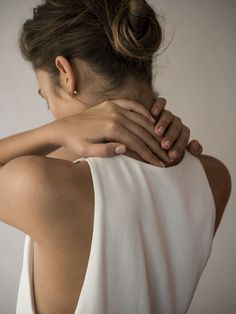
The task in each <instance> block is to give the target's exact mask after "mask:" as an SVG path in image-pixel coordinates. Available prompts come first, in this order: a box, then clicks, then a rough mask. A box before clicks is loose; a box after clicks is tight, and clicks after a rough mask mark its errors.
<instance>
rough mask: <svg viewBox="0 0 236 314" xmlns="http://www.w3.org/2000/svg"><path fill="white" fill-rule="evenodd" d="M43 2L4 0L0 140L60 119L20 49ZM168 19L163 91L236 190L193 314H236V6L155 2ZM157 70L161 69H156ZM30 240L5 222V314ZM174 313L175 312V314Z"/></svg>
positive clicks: (0, 249)
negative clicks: (27, 23)
mask: <svg viewBox="0 0 236 314" xmlns="http://www.w3.org/2000/svg"><path fill="white" fill-rule="evenodd" d="M35 3H38V1H33V0H21V1H13V0H0V40H1V50H0V56H1V57H0V138H4V137H7V136H10V135H13V134H16V133H19V132H23V131H26V130H30V129H32V128H36V127H38V126H41V125H43V124H46V123H48V122H50V121H53V117H52V115H51V113H50V111H47V105H46V104H45V103H44V102H43V100H41V99H40V97H39V96H38V94H37V88H38V86H37V83H36V79H35V77H34V73H33V71H32V70H31V68H30V66H29V65H28V64H27V63H25V61H24V60H23V59H22V58H21V56H20V53H19V51H18V49H17V34H18V30H19V26H20V24H21V22H23V21H24V20H25V18H26V17H27V16H29V15H31V12H32V7H33V6H34V4H35ZM150 3H151V4H152V5H154V7H155V9H156V10H157V12H159V13H160V14H161V15H163V16H165V18H166V21H165V25H166V27H165V29H166V32H165V33H166V42H165V43H166V44H168V42H169V41H170V40H171V39H172V35H173V34H174V37H173V39H172V43H171V45H170V46H169V48H168V49H167V51H165V52H164V53H163V55H162V56H161V57H160V58H159V60H158V64H159V70H158V74H157V76H156V78H155V87H156V89H158V90H159V91H160V92H161V95H162V96H164V97H166V98H167V101H168V106H167V109H169V110H171V111H172V112H173V113H175V114H177V115H179V116H180V117H181V118H182V120H183V122H184V123H185V124H186V125H188V126H189V127H190V129H191V131H192V135H191V138H197V139H198V140H199V141H200V142H201V143H202V145H203V148H204V153H205V154H208V155H212V156H215V157H216V158H218V159H220V160H222V161H223V162H224V163H225V164H226V166H227V167H228V168H229V170H230V172H231V176H232V183H233V187H232V193H231V197H230V200H229V202H228V204H227V208H226V211H225V213H224V216H223V220H222V223H221V225H220V227H219V229H218V231H217V234H216V237H215V239H214V243H213V248H212V253H211V256H210V259H209V261H208V264H207V266H206V268H205V270H204V273H203V275H202V277H201V279H200V282H199V284H198V288H197V291H196V294H195V296H194V299H193V302H192V305H191V307H190V310H189V312H188V314H200V313H204V314H222V313H224V314H233V313H236V292H235V290H236V271H235V268H236V250H235V241H234V240H235V237H236V231H235V228H236V227H235V225H236V210H235V205H236V197H235V193H234V181H235V178H236V165H235V160H236V150H235V144H236V129H235V120H236V109H235V97H234V96H235V89H236V63H235V56H236V36H235V33H236V2H235V1H234V0H232V1H230V0H198V1H194V0H159V1H155V0H152V1H151V2H150ZM155 71H156V70H155ZM24 239H25V235H24V234H23V233H22V232H20V231H18V230H17V229H15V228H13V227H11V226H8V225H4V224H2V223H0V314H13V313H15V306H16V298H17V289H18V283H19V277H20V271H21V266H22V258H23V245H24ZM167 314H168V313H167Z"/></svg>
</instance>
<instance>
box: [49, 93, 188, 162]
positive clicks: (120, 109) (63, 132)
mask: <svg viewBox="0 0 236 314" xmlns="http://www.w3.org/2000/svg"><path fill="white" fill-rule="evenodd" d="M150 118H151V114H150V112H149V111H148V109H147V108H145V107H144V106H143V105H142V104H139V103H136V102H134V101H131V100H126V99H123V100H122V99H119V100H115V103H114V102H111V101H106V102H103V103H102V104H99V105H97V106H94V107H92V108H90V109H88V110H86V111H84V112H82V113H79V114H76V115H72V116H69V117H65V118H62V119H59V120H56V121H54V122H53V124H56V129H57V131H55V128H54V130H53V132H52V134H53V137H54V138H53V140H52V142H53V143H56V144H58V145H61V146H65V147H67V148H69V149H70V150H71V151H73V152H74V153H75V154H76V155H78V157H88V156H101V157H103V156H104V157H109V156H114V155H116V153H115V148H117V147H118V146H124V145H125V146H126V147H127V148H129V149H131V150H133V151H135V152H136V153H137V154H139V155H140V156H141V157H142V158H143V159H144V160H147V161H148V162H150V163H152V164H155V165H159V166H161V164H160V159H159V158H157V157H156V156H158V157H160V158H161V159H162V160H163V161H165V162H167V163H168V162H170V159H169V157H168V155H167V152H166V151H165V150H163V149H162V147H161V146H160V143H161V140H160V136H159V135H157V134H155V132H154V129H155V125H154V121H152V122H151V121H150V120H149V119H150ZM158 141H159V142H158ZM104 143H106V144H104ZM185 147H186V146H185ZM185 147H184V149H185ZM184 149H183V150H184Z"/></svg>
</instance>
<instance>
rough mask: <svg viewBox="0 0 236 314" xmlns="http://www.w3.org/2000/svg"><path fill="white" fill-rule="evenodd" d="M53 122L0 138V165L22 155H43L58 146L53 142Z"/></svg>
mask: <svg viewBox="0 0 236 314" xmlns="http://www.w3.org/2000/svg"><path fill="white" fill-rule="evenodd" d="M54 128H55V124H54V123H48V124H45V125H43V126H40V127H37V128H35V129H32V130H29V131H26V132H22V133H18V134H16V135H12V136H9V137H6V138H3V139H0V165H5V164H6V163H8V162H9V161H10V160H12V159H14V158H17V157H20V156H24V155H40V156H45V155H47V154H49V153H51V152H53V151H55V150H56V149H58V148H60V146H59V145H58V144H56V143H53V140H52V134H53V132H54V131H56V130H55V129H54Z"/></svg>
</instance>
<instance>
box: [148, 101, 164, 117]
mask: <svg viewBox="0 0 236 314" xmlns="http://www.w3.org/2000/svg"><path fill="white" fill-rule="evenodd" d="M165 106H166V99H165V98H162V97H159V98H157V100H156V101H155V103H154V105H153V107H152V109H151V112H152V115H153V116H154V117H155V118H157V117H158V116H159V115H160V113H161V112H162V111H163V110H164V109H165Z"/></svg>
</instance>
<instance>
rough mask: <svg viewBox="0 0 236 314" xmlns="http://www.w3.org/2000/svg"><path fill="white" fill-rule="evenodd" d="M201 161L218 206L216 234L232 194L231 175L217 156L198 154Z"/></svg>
mask: <svg viewBox="0 0 236 314" xmlns="http://www.w3.org/2000/svg"><path fill="white" fill-rule="evenodd" d="M198 158H199V160H200V161H201V163H202V165H203V167H204V169H205V172H206V176H207V179H208V181H209V185H210V188H211V191H212V194H213V198H214V201H215V207H216V221H215V230H214V235H215V233H216V231H217V229H218V227H219V224H220V222H221V219H222V216H223V214H224V210H225V207H226V205H227V203H228V200H229V197H230V194H231V186H232V181H231V176H230V172H229V170H228V168H227V167H226V165H225V164H224V163H223V162H222V161H220V160H219V159H217V158H214V157H212V156H207V155H200V156H198Z"/></svg>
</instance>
